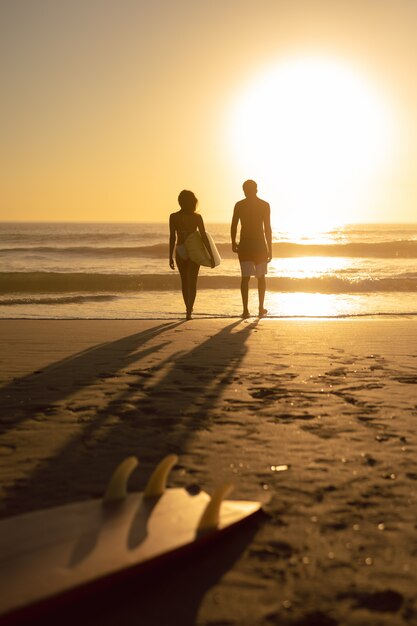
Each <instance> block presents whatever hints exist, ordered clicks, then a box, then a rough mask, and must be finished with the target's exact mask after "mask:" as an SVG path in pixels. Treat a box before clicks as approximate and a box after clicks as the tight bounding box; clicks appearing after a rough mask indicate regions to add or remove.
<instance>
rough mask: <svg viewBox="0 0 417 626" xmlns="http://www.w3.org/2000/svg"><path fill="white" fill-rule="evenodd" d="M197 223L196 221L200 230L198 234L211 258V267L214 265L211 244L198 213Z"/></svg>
mask: <svg viewBox="0 0 417 626" xmlns="http://www.w3.org/2000/svg"><path fill="white" fill-rule="evenodd" d="M197 217H198V223H197V228H198V230H199V231H200V235H201V239H202V240H203V243H204V245H205V247H206V250H207V252H208V253H209V255H210V260H211V267H214V266H215V263H214V257H213V253H212V251H211V246H210V243H209V240H208V239H207V234H206V229H205V227H204V222H203V218H202V217H201V215H198V216H197Z"/></svg>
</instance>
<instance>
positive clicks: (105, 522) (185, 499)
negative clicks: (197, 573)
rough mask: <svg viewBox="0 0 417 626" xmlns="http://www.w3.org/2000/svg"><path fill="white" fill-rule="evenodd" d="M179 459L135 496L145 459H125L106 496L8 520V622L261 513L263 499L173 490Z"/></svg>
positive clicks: (3, 597) (3, 561) (0, 545)
mask: <svg viewBox="0 0 417 626" xmlns="http://www.w3.org/2000/svg"><path fill="white" fill-rule="evenodd" d="M176 461H177V457H176V456H175V455H170V456H168V457H166V458H165V459H164V460H163V461H161V463H160V464H159V465H158V467H157V468H156V470H155V472H154V473H153V475H152V476H151V478H150V480H149V482H148V485H147V487H146V489H145V491H144V492H138V493H130V494H128V493H127V481H128V478H129V476H130V474H131V472H132V471H133V470H134V469H135V467H136V465H137V463H138V461H137V459H136V458H135V457H129V458H128V459H125V461H123V463H121V464H120V465H119V467H118V468H117V469H116V471H115V472H114V474H113V476H112V478H111V480H110V482H109V485H108V487H107V490H106V493H105V495H104V497H103V499H101V500H100V499H94V500H87V501H84V502H75V503H72V504H68V505H64V506H59V507H54V508H51V509H46V510H42V511H35V512H32V513H27V514H23V515H19V516H17V517H12V518H7V519H4V520H2V521H0V619H1V621H2V624H3V623H7V622H10V623H12V622H13V623H15V622H17V621H19V618H22V617H24V616H28V615H29V614H30V612H31V611H33V610H35V612H36V611H37V612H39V611H41V610H42V608H43V609H45V607H47V605H48V603H52V604H56V603H57V602H59V601H64V600H65V599H68V598H69V597H73V596H74V595H76V594H77V593H80V592H81V591H83V592H86V590H88V589H90V588H91V589H93V588H94V587H97V586H98V585H101V584H105V583H107V584H109V583H111V582H112V579H113V578H114V579H116V578H120V577H122V576H125V575H129V574H133V573H140V571H141V570H143V569H145V568H146V567H147V566H149V565H151V564H153V565H157V564H158V561H160V560H161V561H162V560H163V558H164V556H166V555H171V556H173V555H176V554H180V553H181V552H182V551H184V550H186V549H190V548H193V546H196V545H197V544H199V543H202V542H205V541H207V540H211V539H213V538H215V537H216V536H218V535H221V534H222V533H224V531H226V530H227V529H230V528H232V527H234V526H236V525H237V524H240V523H242V522H243V521H244V520H245V519H248V518H249V517H251V516H253V515H254V514H256V513H257V512H258V511H259V510H260V508H261V503H260V502H252V501H238V500H236V501H233V500H224V498H225V497H226V495H227V494H228V492H229V491H230V489H231V486H230V485H224V486H222V487H220V488H219V489H218V490H217V491H216V492H215V493H214V494H213V496H212V497H210V496H209V495H208V494H207V493H205V492H204V491H200V492H199V493H198V494H196V495H191V494H190V493H189V492H188V491H187V490H185V489H166V480H167V477H168V474H169V472H170V470H171V468H172V467H173V465H174V464H175V463H176Z"/></svg>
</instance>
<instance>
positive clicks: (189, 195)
mask: <svg viewBox="0 0 417 626" xmlns="http://www.w3.org/2000/svg"><path fill="white" fill-rule="evenodd" d="M197 202H198V200H197V198H196V197H195V195H194V194H193V192H192V191H188V189H183V190H182V191H181V193H180V195H179V196H178V204H179V205H180V207H181V209H182V210H183V211H184V213H194V212H195V210H196V208H197Z"/></svg>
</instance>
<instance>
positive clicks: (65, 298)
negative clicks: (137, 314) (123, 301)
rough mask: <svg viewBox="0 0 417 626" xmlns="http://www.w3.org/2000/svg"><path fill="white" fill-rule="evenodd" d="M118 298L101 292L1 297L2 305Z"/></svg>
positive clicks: (67, 302)
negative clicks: (98, 293) (93, 293)
mask: <svg viewBox="0 0 417 626" xmlns="http://www.w3.org/2000/svg"><path fill="white" fill-rule="evenodd" d="M111 300H117V296H113V295H108V294H100V295H96V296H86V295H81V294H77V295H72V296H51V297H48V296H46V297H43V296H40V297H30V296H27V297H25V298H5V299H0V306H15V305H17V304H19V305H21V304H26V305H33V304H86V303H88V302H110V301H111Z"/></svg>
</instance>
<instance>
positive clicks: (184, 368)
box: [0, 317, 417, 626]
mask: <svg viewBox="0 0 417 626" xmlns="http://www.w3.org/2000/svg"><path fill="white" fill-rule="evenodd" d="M0 337H1V345H2V351H1V354H0V362H1V365H0V381H1V389H0V395H1V428H0V433H1V435H0V478H1V480H0V484H1V487H0V489H1V501H0V507H1V510H0V514H1V516H2V517H7V516H12V515H17V514H20V513H23V512H27V511H31V510H35V509H42V508H47V507H51V506H56V505H59V504H63V503H67V502H72V501H76V500H83V499H88V498H92V497H99V496H100V495H101V494H102V493H103V491H104V489H105V486H106V482H107V479H108V477H109V476H110V475H111V473H112V470H113V469H114V467H115V466H116V465H117V464H118V463H119V462H120V461H121V460H123V458H125V457H126V456H129V455H132V454H133V455H136V456H137V457H138V458H139V461H140V465H139V467H138V469H137V470H136V471H135V472H134V474H133V475H132V477H131V480H130V483H129V487H130V489H132V490H141V489H143V488H144V486H145V484H146V480H147V478H148V477H149V475H150V473H151V471H152V469H153V468H154V466H155V465H156V463H157V462H158V461H159V460H160V459H161V458H162V457H163V456H164V455H166V454H168V453H176V454H178V456H179V457H180V460H179V463H178V464H177V465H176V467H175V468H174V470H173V471H172V474H171V477H170V484H171V485H172V486H189V485H194V484H197V485H198V486H199V487H201V488H202V489H204V490H206V491H208V492H211V491H212V490H213V489H214V487H215V486H216V485H218V484H219V483H221V482H224V481H229V480H231V481H233V483H234V491H233V494H232V495H231V497H234V498H236V499H239V498H241V499H255V500H258V499H261V500H263V501H264V502H265V504H264V511H265V514H264V515H262V516H260V519H258V520H257V521H256V523H255V522H251V523H250V524H248V525H247V527H245V528H242V529H241V530H239V531H237V532H236V533H235V534H234V535H233V536H232V537H231V538H230V539H229V540H228V542H227V543H226V544H224V545H222V546H221V547H220V548H219V550H215V549H212V550H211V551H210V553H208V554H204V555H203V556H200V557H199V558H198V559H197V560H196V559H191V560H186V561H185V562H184V563H177V564H176V565H175V567H174V568H173V569H172V568H171V570H170V569H168V570H167V572H160V573H159V574H158V577H157V580H156V581H155V579H152V580H151V581H150V582H149V583H146V582H143V581H142V582H141V583H140V588H139V589H138V585H136V584H135V583H134V582H133V583H130V584H129V585H128V586H127V587H126V589H125V591H124V593H123V597H122V599H120V593H119V595H118V599H117V601H116V600H115V598H112V597H111V596H112V594H111V593H110V594H106V598H104V597H102V598H100V599H99V600H98V599H97V598H95V599H94V601H90V602H89V603H88V602H87V605H85V606H84V607H83V609H82V610H83V616H84V618H85V619H87V617H88V616H90V618H91V619H92V618H93V617H94V619H96V620H97V623H98V622H101V623H102V624H103V623H104V624H116V623H117V624H126V625H130V624H144V625H148V624H149V625H152V626H153V625H155V626H156V625H158V626H164V625H170V624H172V625H177V624H178V625H181V626H188V625H191V624H198V625H203V624H204V625H209V624H210V625H212V626H214V625H216V626H220V625H222V626H223V625H224V626H226V625H228V626H229V625H230V626H231V625H240V624H242V625H247V626H250V625H270V624H280V625H283V626H289V625H297V626H337V625H346V626H360V625H369V626H377V625H388V624H389V625H390V626H400V625H403V624H404V625H405V624H417V594H416V589H417V575H416V568H415V555H416V551H417V516H416V485H417V482H416V481H417V457H416V443H417V438H416V426H415V422H416V419H417V393H416V388H417V387H416V385H417V322H416V318H413V317H408V318H407V317H404V318H402V319H400V318H398V317H396V318H389V317H386V318H357V319H351V320H347V319H332V320H323V319H310V320H302V319H298V320H294V319H293V320H285V319H281V320H276V319H262V320H257V319H255V318H252V319H250V320H247V321H242V320H240V319H207V320H193V321H191V322H186V323H185V322H183V321H167V320H159V321H158V320H155V321H151V320H146V321H143V320H142V321H140V320H138V321H136V320H129V321H115V320H112V321H106V320H99V321H93V320H55V321H54V320H2V321H1V322H0ZM79 610H80V609H79V608H77V607H73V608H72V610H71V611H72V612H71V611H69V612H68V614H67V618H68V620H69V621H71V620H74V619H77V620H78V621H79V622H80V623H87V621H85V622H83V621H82V620H81V621H80V617H79V614H78V613H77V611H79ZM92 616H93V617H92ZM43 623H45V621H44V622H43ZM61 623H62V620H61Z"/></svg>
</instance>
